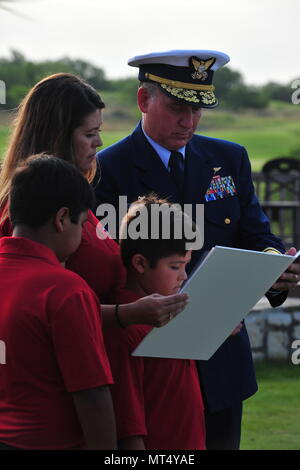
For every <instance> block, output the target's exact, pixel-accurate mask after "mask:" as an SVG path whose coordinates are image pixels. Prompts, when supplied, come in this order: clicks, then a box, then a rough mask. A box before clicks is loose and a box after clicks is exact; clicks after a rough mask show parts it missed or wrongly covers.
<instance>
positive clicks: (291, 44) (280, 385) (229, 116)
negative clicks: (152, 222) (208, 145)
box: [0, 0, 300, 449]
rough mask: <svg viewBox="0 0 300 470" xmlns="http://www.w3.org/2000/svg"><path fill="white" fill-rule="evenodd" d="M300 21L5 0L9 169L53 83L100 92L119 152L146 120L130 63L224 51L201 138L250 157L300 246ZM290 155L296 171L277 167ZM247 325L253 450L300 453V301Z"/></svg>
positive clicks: (270, 206) (279, 11) (0, 92)
mask: <svg viewBox="0 0 300 470" xmlns="http://www.w3.org/2000/svg"><path fill="white" fill-rule="evenodd" d="M299 18H300V3H299V1H298V0H285V2H284V3H282V1H281V0H280V1H279V0H251V1H250V0H244V1H240V0H227V1H226V2H223V0H210V1H209V2H207V1H205V2H204V1H202V0H185V2H182V0H172V1H167V0H165V1H164V0H152V1H151V2H147V3H143V2H141V0H126V2H120V1H119V0H110V1H109V2H107V1H102V0H85V1H82V0H0V25H1V27H0V160H1V158H2V157H3V156H4V154H5V149H6V146H7V141H8V138H9V133H10V130H11V125H12V120H13V117H14V114H15V111H16V109H17V107H18V105H19V103H20V101H21V100H22V98H23V97H24V96H25V94H26V93H27V91H28V90H29V89H30V88H31V87H32V86H33V85H34V84H35V83H36V82H37V81H39V80H40V79H41V78H43V77H45V76H47V75H49V74H52V73H56V72H71V73H75V74H78V75H80V76H81V77H83V78H85V79H86V80H87V81H88V82H89V83H90V84H92V85H93V86H94V87H95V88H96V89H97V90H98V91H99V93H100V94H101V97H102V98H103V100H104V102H105V103H106V109H105V111H104V126H103V133H102V135H101V137H102V138H103V140H104V146H107V145H111V144H112V143H114V142H116V141H117V140H119V139H120V138H122V137H123V136H125V135H127V134H128V133H129V132H131V130H132V129H133V128H134V127H135V125H136V122H137V121H138V120H139V117H140V113H139V111H138V109H137V106H136V91H137V85H138V82H137V79H136V78H137V69H135V68H131V67H129V66H128V65H127V60H128V59H129V58H130V57H132V56H135V55H138V54H143V53H149V52H153V51H162V50H168V49H184V48H188V49H215V50H220V51H223V52H225V53H227V54H228V55H229V56H230V57H231V61H230V63H229V65H228V66H227V67H224V68H223V69H221V70H219V71H217V72H216V73H215V85H216V90H217V93H216V94H217V96H218V98H219V102H220V105H219V107H218V108H217V109H214V110H205V111H204V113H203V117H202V119H201V121H200V124H199V128H198V132H199V133H203V134H205V135H208V136H213V137H218V138H221V139H226V140H232V141H235V142H237V143H239V144H242V145H244V146H245V147H246V148H247V150H248V153H249V157H250V160H251V164H252V169H253V172H254V182H255V185H256V188H257V191H258V195H259V198H260V201H261V203H262V205H263V207H264V209H265V210H266V212H267V213H268V215H269V216H270V218H271V221H272V229H273V230H274V231H275V232H276V233H278V234H279V235H280V236H282V237H283V238H284V240H285V241H286V243H287V246H291V245H293V244H297V246H298V248H300V245H299V244H298V240H299V236H300V203H299V201H300V189H299V187H300V105H299V104H298V101H300V67H299V57H300V41H299ZM292 97H294V99H293V100H292ZM293 101H294V103H293ZM279 157H284V159H285V165H284V166H283V167H282V166H280V165H281V164H280V165H279V164H276V165H275V166H274V168H271V170H272V171H271V170H270V169H268V168H269V167H267V170H266V164H267V163H268V162H269V161H270V160H274V159H277V158H279ZM289 158H292V159H295V160H296V161H297V162H298V164H299V167H298V166H297V164H294V160H291V162H292V163H291V164H288V162H290V160H288V159H289ZM274 169H275V177H274ZM272 172H273V173H272ZM278 175H279V177H278ZM272 178H273V179H272ZM274 178H275V181H274ZM278 178H279V180H278ZM276 185H277V186H276ZM274 315H275V317H274ZM247 324H248V330H249V333H250V338H251V343H252V348H253V354H254V357H255V359H256V360H257V363H256V368H257V373H258V380H259V387H260V390H259V392H258V393H257V394H256V395H255V396H254V397H252V398H251V399H249V400H247V401H246V402H245V415H244V423H243V437H242V448H243V449H300V413H299V411H298V410H299V390H300V387H299V378H300V364H299V365H298V366H297V365H296V364H293V363H292V360H291V358H292V353H293V349H292V347H291V345H292V342H293V341H294V340H296V339H300V299H299V294H298V293H296V297H294V298H292V299H291V300H290V303H288V304H286V307H285V308H284V309H279V310H276V309H275V310H272V311H271V310H269V309H268V306H267V305H266V304H264V303H263V302H262V303H261V304H260V305H259V306H257V307H256V309H255V310H254V311H253V312H251V313H250V315H249V316H248V319H247ZM299 358H300V353H299Z"/></svg>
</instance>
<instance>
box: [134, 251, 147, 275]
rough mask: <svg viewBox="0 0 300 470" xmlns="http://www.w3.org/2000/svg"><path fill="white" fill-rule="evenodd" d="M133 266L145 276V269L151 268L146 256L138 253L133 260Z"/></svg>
mask: <svg viewBox="0 0 300 470" xmlns="http://www.w3.org/2000/svg"><path fill="white" fill-rule="evenodd" d="M131 266H132V267H133V269H135V270H136V271H137V272H138V273H139V274H144V272H145V269H146V268H147V266H149V263H148V261H147V259H146V258H145V256H143V255H140V254H138V253H136V254H135V255H133V257H132V258H131Z"/></svg>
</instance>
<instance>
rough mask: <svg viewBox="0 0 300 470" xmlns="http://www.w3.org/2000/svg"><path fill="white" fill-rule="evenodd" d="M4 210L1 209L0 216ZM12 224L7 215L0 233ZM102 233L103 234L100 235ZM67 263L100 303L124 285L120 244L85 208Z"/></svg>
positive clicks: (6, 232) (113, 298)
mask: <svg viewBox="0 0 300 470" xmlns="http://www.w3.org/2000/svg"><path fill="white" fill-rule="evenodd" d="M2 212H3V210H2V211H1V210H0V217H1V214H2ZM11 234H12V225H11V223H10V220H9V219H8V218H6V219H5V220H4V221H3V222H2V223H1V224H0V237H9V236H10V235H11ZM101 235H104V237H102V238H101ZM66 267H67V268H68V269H70V270H71V271H74V272H75V273H77V274H79V276H80V277H82V278H83V279H84V280H85V281H86V282H87V283H88V285H89V286H90V287H91V288H92V289H93V291H94V292H95V293H96V294H97V296H98V298H99V299H100V301H101V303H102V304H105V303H108V304H113V303H115V302H116V301H117V298H118V292H119V291H120V289H121V288H123V287H124V284H125V281H126V271H125V268H124V266H123V264H122V260H121V257H120V248H119V245H118V244H117V243H116V242H115V241H114V240H113V239H112V238H111V237H110V236H109V234H108V233H107V232H105V231H104V229H103V227H102V225H101V223H100V222H99V220H98V219H97V217H95V216H94V214H93V213H92V211H88V219H87V221H86V222H85V223H84V224H83V229H82V237H81V243H80V245H79V247H78V249H77V250H76V251H75V253H73V254H72V255H71V256H70V258H69V259H68V260H67V262H66Z"/></svg>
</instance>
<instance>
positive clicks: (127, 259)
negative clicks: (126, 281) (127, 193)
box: [119, 193, 196, 268]
mask: <svg viewBox="0 0 300 470" xmlns="http://www.w3.org/2000/svg"><path fill="white" fill-rule="evenodd" d="M154 204H155V205H158V207H157V209H158V210H157V219H156V221H155V223H156V227H155V232H156V235H155V238H154V237H152V238H151V236H150V235H151V234H153V231H152V229H154V219H153V217H152V215H151V207H152V206H153V205H154ZM164 209H166V211H168V214H167V215H168V220H169V221H170V223H169V226H168V234H167V235H168V236H167V237H166V236H165V234H164V220H165V215H166V212H165V211H164ZM168 209H169V210H168ZM170 209H171V210H170ZM140 216H142V221H146V224H147V232H148V238H146V239H145V238H142V237H138V238H133V237H131V236H130V227H132V226H133V225H135V224H136V223H137V221H138V218H139V217H140ZM178 223H179V224H180V225H181V231H180V237H178V233H177V229H176V224H178ZM186 223H188V224H189V226H190V228H192V229H193V230H194V231H195V227H196V225H195V224H194V222H193V221H192V219H191V218H190V217H189V216H187V215H186V214H184V213H183V212H182V211H181V210H180V208H179V207H178V206H177V205H175V204H171V203H170V202H168V200H166V199H159V198H158V197H157V196H156V195H155V194H153V193H152V194H150V195H148V196H143V197H141V198H139V199H138V200H137V201H135V202H133V203H132V205H131V206H130V208H129V210H128V212H127V214H126V216H125V217H124V218H123V220H122V223H121V227H120V240H119V242H120V249H121V257H122V261H123V264H124V266H125V267H126V268H129V267H130V266H131V259H132V257H133V256H134V255H135V254H141V255H143V256H145V258H146V259H147V260H148V262H149V265H150V267H151V268H155V266H156V264H157V262H158V261H159V260H160V259H161V258H166V257H167V256H171V255H174V254H177V255H182V256H185V255H186V253H187V251H188V250H187V248H186V244H187V243H191V241H192V240H191V239H188V238H187V237H186V235H185V233H186V232H185V230H184V229H183V225H184V224H186ZM177 228H178V225H177Z"/></svg>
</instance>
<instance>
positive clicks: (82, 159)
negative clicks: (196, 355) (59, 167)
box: [0, 73, 186, 326]
mask: <svg viewBox="0 0 300 470" xmlns="http://www.w3.org/2000/svg"><path fill="white" fill-rule="evenodd" d="M104 107H105V105H104V103H103V101H102V100H101V98H100V96H99V94H98V93H97V92H96V90H95V89H94V88H93V87H91V86H90V85H89V84H87V83H86V82H85V81H83V80H82V79H80V78H79V77H77V76H75V75H71V74H64V73H60V74H55V75H51V76H49V77H46V78H44V79H43V80H41V81H40V82H39V83H37V84H36V85H35V86H34V87H33V88H32V89H31V90H30V91H29V93H28V94H27V96H26V97H25V98H24V100H23V101H22V103H21V105H20V108H19V111H18V114H17V116H16V119H15V123H14V131H13V133H12V135H11V139H10V142H9V146H8V150H7V153H6V156H5V158H4V160H3V164H2V169H1V173H0V236H9V235H11V233H12V227H11V224H10V221H9V218H8V204H9V201H8V195H9V189H10V183H11V180H12V177H13V175H14V172H15V170H16V168H17V167H18V165H19V164H20V163H21V162H22V161H24V160H26V159H27V158H28V157H30V156H31V155H33V154H37V153H41V152H47V153H50V154H53V155H55V156H57V157H58V158H63V159H64V160H67V161H68V162H71V163H72V164H73V165H75V166H76V167H77V168H78V169H79V170H80V171H81V172H82V173H83V174H84V175H85V177H86V178H87V179H88V181H89V182H91V181H92V180H93V178H94V176H95V174H96V149H97V147H99V146H101V145H102V141H101V138H100V137H99V132H100V128H101V125H102V109H103V108H104ZM99 227H100V228H99ZM102 230H103V229H102V227H101V225H99V221H98V219H97V218H96V217H95V216H94V215H93V213H92V212H91V211H90V212H89V215H88V220H87V222H85V224H84V226H83V231H82V240H81V244H80V246H79V248H78V250H77V251H76V252H75V253H74V254H73V255H72V256H70V258H69V259H68V261H67V263H66V268H68V269H70V270H72V271H74V272H76V273H77V274H79V275H80V276H81V277H83V278H84V279H85V280H86V282H87V283H88V284H89V285H90V287H92V289H93V290H94V291H95V292H96V294H97V295H98V297H99V299H100V301H101V303H102V314H103V321H104V325H105V326H128V325H130V324H134V323H145V324H150V325H153V326H163V325H164V324H166V323H167V322H168V321H169V319H170V317H171V316H170V314H172V316H174V315H176V314H177V313H179V312H180V311H181V310H182V309H183V308H184V306H185V304H186V295H184V294H176V295H172V296H168V297H164V296H159V295H156V294H154V295H150V296H147V297H143V298H141V299H139V300H137V301H136V302H133V303H130V304H121V305H118V303H119V302H121V299H122V297H121V296H120V292H121V288H122V287H123V286H124V283H125V270H124V268H123V265H122V262H121V258H120V255H119V246H118V244H117V243H116V242H115V241H114V240H113V239H112V238H110V237H108V236H107V235H106V234H104V236H101V233H100V232H101V231H102ZM103 304H104V305H103Z"/></svg>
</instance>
